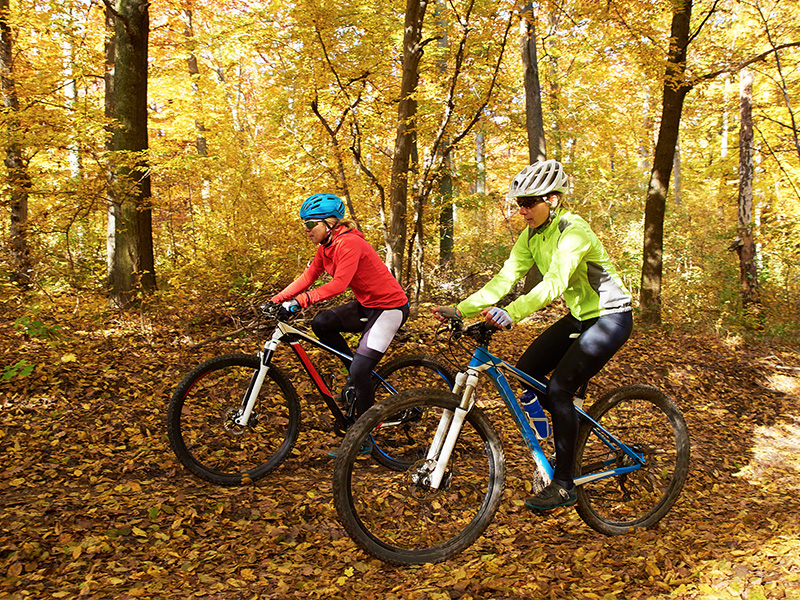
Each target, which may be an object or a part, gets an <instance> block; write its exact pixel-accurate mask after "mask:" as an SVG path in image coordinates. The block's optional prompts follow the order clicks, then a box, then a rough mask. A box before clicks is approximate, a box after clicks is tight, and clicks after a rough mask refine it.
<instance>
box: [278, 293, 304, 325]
mask: <svg viewBox="0 0 800 600" xmlns="http://www.w3.org/2000/svg"><path fill="white" fill-rule="evenodd" d="M301 309H302V307H301V306H300V303H299V302H298V301H297V299H296V298H292V299H291V300H287V301H286V302H282V303H281V305H280V307H279V308H278V318H279V319H280V320H281V321H288V320H289V319H292V318H293V317H295V316H296V315H297V313H299V312H300V310H301Z"/></svg>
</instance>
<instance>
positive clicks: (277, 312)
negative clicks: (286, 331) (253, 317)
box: [259, 302, 300, 323]
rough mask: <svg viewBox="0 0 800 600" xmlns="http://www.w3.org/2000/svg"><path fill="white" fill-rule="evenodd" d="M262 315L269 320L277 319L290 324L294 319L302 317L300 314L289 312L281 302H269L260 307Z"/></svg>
mask: <svg viewBox="0 0 800 600" xmlns="http://www.w3.org/2000/svg"><path fill="white" fill-rule="evenodd" d="M259 308H260V309H261V314H262V315H264V316H265V317H267V318H268V319H275V320H277V321H281V322H283V323H288V322H289V321H291V320H292V319H294V318H296V317H298V316H300V313H299V312H289V311H288V310H286V309H285V308H283V306H282V305H281V304H280V303H279V302H267V303H266V304H262V305H261V306H260V307H259Z"/></svg>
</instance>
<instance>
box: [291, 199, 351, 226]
mask: <svg viewBox="0 0 800 600" xmlns="http://www.w3.org/2000/svg"><path fill="white" fill-rule="evenodd" d="M326 217H335V218H337V219H341V218H342V217H344V202H342V199H341V198H339V196H337V195H335V194H328V193H327V192H323V193H321V194H314V195H313V196H309V197H308V198H306V199H305V201H303V204H302V206H301V207H300V218H301V219H302V220H304V221H305V220H306V219H325V218H326Z"/></svg>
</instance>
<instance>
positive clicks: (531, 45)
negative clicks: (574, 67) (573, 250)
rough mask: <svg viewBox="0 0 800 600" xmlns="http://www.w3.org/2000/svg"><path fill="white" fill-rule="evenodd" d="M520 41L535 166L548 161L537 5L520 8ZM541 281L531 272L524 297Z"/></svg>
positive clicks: (528, 123)
mask: <svg viewBox="0 0 800 600" xmlns="http://www.w3.org/2000/svg"><path fill="white" fill-rule="evenodd" d="M520 13H521V14H520V16H521V19H520V37H521V38H522V64H523V65H524V67H525V126H526V129H527V132H528V155H529V158H530V162H531V164H533V163H535V162H536V161H539V160H545V159H546V158H547V147H546V142H545V137H544V117H543V113H542V89H541V86H540V84H539V65H538V62H537V58H536V21H535V15H534V13H533V5H532V4H526V5H524V6H522V7H521V8H520ZM540 280H541V276H540V275H539V269H538V268H537V267H536V265H534V267H533V268H532V269H531V270H530V271H528V274H527V275H526V276H525V282H524V283H523V293H528V292H529V291H531V290H532V289H533V287H534V286H535V285H536V284H537V283H538V282H539V281H540Z"/></svg>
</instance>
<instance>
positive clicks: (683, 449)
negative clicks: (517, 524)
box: [333, 319, 689, 564]
mask: <svg viewBox="0 0 800 600" xmlns="http://www.w3.org/2000/svg"><path fill="white" fill-rule="evenodd" d="M450 330H451V341H453V342H458V340H459V339H462V338H464V337H468V338H472V339H474V340H475V341H476V342H477V346H476V347H475V349H474V352H473V353H472V358H471V359H470V361H469V366H468V367H467V369H466V370H465V371H463V372H461V373H459V374H458V375H457V376H456V385H455V387H454V389H453V392H448V391H441V390H433V389H414V390H407V391H404V392H401V393H398V394H397V395H395V396H392V397H390V398H388V399H386V400H385V401H384V402H382V403H381V404H379V405H375V406H373V407H372V408H371V409H370V410H369V411H368V412H366V413H365V414H364V415H363V416H362V417H361V418H360V419H359V420H358V422H357V423H356V424H355V425H354V426H353V427H352V428H350V429H349V430H348V432H347V434H346V436H345V438H344V441H343V442H342V446H341V448H340V452H339V456H338V458H337V460H336V463H335V466H334V482H333V492H334V503H335V506H336V510H337V512H338V514H339V518H340V520H341V522H342V524H343V525H344V528H345V529H346V530H347V532H348V534H349V535H350V536H351V537H352V538H353V539H354V540H355V541H356V542H357V543H358V544H359V545H360V546H361V547H363V548H364V549H365V550H366V551H367V552H369V553H370V554H372V555H374V556H376V557H378V558H380V559H381V560H384V561H386V562H391V563H396V564H421V563H426V562H438V561H442V560H446V559H447V558H450V557H451V556H453V555H455V554H457V553H459V552H461V551H462V550H464V549H465V548H467V547H468V546H469V545H470V544H472V543H473V542H474V541H475V540H476V539H477V538H478V537H480V536H481V535H482V533H483V532H484V531H485V529H486V528H487V527H488V525H489V523H490V522H491V521H492V519H493V517H494V514H495V512H496V511H497V508H498V506H499V504H500V500H501V498H502V495H503V488H504V483H505V456H504V452H503V447H502V444H501V441H500V438H499V437H498V435H497V432H496V431H495V429H494V427H493V426H492V424H491V423H490V422H489V419H488V418H487V412H488V411H489V409H490V406H489V405H488V404H485V403H484V401H481V402H478V401H477V394H476V387H477V384H478V379H479V377H480V376H481V375H483V374H486V375H488V376H489V377H490V378H491V379H492V381H493V382H494V384H495V386H496V388H497V390H498V392H499V393H500V397H501V398H502V400H503V402H504V404H505V406H506V407H507V408H508V410H509V411H510V413H511V416H512V418H513V420H514V422H515V423H516V425H517V427H518V428H519V430H520V433H521V434H522V437H523V439H524V440H525V443H526V445H527V447H528V448H529V450H530V452H531V454H532V456H533V460H534V462H535V465H536V475H535V477H534V488H539V489H540V488H541V487H544V485H546V484H547V483H549V481H550V479H551V478H552V476H553V466H552V464H551V461H552V460H553V457H552V454H550V453H549V452H548V451H547V449H549V448H551V447H552V445H551V441H552V440H549V439H547V438H542V439H540V438H538V437H537V433H536V431H535V430H534V428H533V427H532V426H531V424H530V423H529V421H528V419H527V418H526V413H525V412H524V411H523V409H522V407H521V406H520V403H519V401H518V400H517V397H516V395H515V393H514V390H513V389H512V383H516V384H521V385H522V386H523V387H525V388H533V389H535V390H537V391H538V392H539V393H541V394H544V393H545V390H546V386H545V385H544V384H543V383H542V382H539V381H537V380H535V379H533V378H531V377H529V376H528V375H527V374H525V373H523V372H522V371H519V370H518V369H516V368H515V367H514V366H512V365H510V364H509V363H507V362H506V361H504V360H502V359H500V358H498V357H496V356H494V355H493V354H491V353H490V352H489V350H488V345H489V341H490V339H491V337H492V335H493V334H494V333H496V332H497V331H498V330H497V329H494V328H491V327H490V326H488V325H486V323H484V322H481V323H477V324H474V325H471V326H469V327H466V328H464V327H463V325H462V323H461V321H460V320H457V319H454V320H451V322H450ZM585 392H586V387H585V386H584V388H583V389H582V390H581V392H580V393H579V394H578V396H577V397H576V406H575V410H576V411H578V414H579V420H580V428H579V434H578V438H577V451H576V457H575V464H574V473H575V483H576V484H577V486H578V502H577V505H576V509H577V511H578V514H579V515H580V517H581V518H582V519H583V521H585V522H586V523H587V524H588V525H589V526H590V527H592V528H593V529H595V530H597V531H598V532H600V533H603V534H606V535H619V534H623V533H626V532H628V531H630V530H631V529H635V528H646V527H650V526H652V525H653V524H654V523H656V522H657V521H659V520H660V519H661V518H662V517H663V516H664V515H665V514H666V513H667V512H668V511H669V510H670V508H671V507H672V506H673V504H674V503H675V501H676V500H677V498H678V496H679V495H680V492H681V490H682V489H683V485H684V482H685V480H686V476H687V472H688V469H689V433H688V430H687V427H686V422H685V420H684V418H683V415H682V414H681V412H680V410H679V409H678V407H677V406H676V404H675V403H674V402H673V401H672V400H671V399H670V398H668V397H667V396H666V395H665V394H664V393H663V392H662V391H661V390H659V389H657V388H655V387H652V386H648V385H631V386H624V387H620V388H617V389H614V390H612V391H610V392H608V393H606V394H605V395H603V396H602V397H601V398H600V399H599V400H597V401H596V402H595V403H594V404H592V406H591V407H590V408H589V409H588V410H584V409H583V408H582V403H583V402H582V401H583V396H585ZM410 409H413V410H414V411H416V412H415V415H416V416H415V420H414V422H413V427H412V428H411V429H409V430H408V434H407V435H406V436H405V437H404V438H402V439H401V438H394V440H393V441H394V442H396V443H397V444H398V445H397V446H393V447H391V448H386V450H387V451H388V452H390V453H391V454H392V455H393V456H395V457H397V458H398V462H397V463H396V464H395V468H386V467H385V466H384V465H381V464H380V463H378V462H376V461H374V460H370V459H368V458H366V457H362V456H359V454H358V450H359V448H361V445H362V443H363V442H365V441H366V440H368V439H369V438H370V437H371V436H372V437H380V432H381V428H382V427H384V424H385V423H390V422H392V421H393V420H394V418H395V415H401V414H406V411H408V410H410ZM407 425H408V424H407ZM401 457H402V460H400V458H401ZM400 464H405V465H407V468H399V467H398V465H400ZM534 491H537V490H534Z"/></svg>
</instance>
